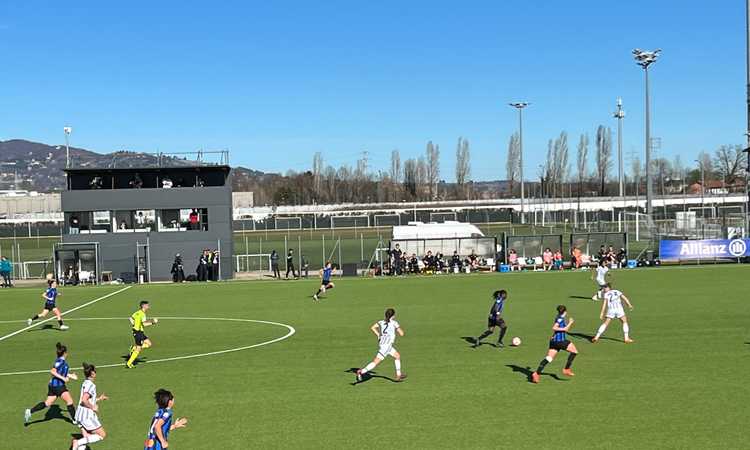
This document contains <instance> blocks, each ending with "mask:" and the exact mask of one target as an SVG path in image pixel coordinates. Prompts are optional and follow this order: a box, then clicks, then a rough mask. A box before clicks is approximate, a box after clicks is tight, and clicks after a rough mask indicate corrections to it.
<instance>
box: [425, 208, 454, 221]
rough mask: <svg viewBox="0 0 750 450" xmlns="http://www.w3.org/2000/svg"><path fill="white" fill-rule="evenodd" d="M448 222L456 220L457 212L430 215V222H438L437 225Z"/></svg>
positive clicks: (432, 213)
mask: <svg viewBox="0 0 750 450" xmlns="http://www.w3.org/2000/svg"><path fill="white" fill-rule="evenodd" d="M446 220H453V221H455V220H456V212H455V211H450V212H431V213H430V222H437V223H443V222H445V221H446Z"/></svg>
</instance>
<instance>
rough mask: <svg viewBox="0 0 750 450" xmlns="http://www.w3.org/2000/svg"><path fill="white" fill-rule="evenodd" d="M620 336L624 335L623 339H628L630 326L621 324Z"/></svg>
mask: <svg viewBox="0 0 750 450" xmlns="http://www.w3.org/2000/svg"><path fill="white" fill-rule="evenodd" d="M622 334H624V335H625V339H630V325H628V324H627V323H624V324H622Z"/></svg>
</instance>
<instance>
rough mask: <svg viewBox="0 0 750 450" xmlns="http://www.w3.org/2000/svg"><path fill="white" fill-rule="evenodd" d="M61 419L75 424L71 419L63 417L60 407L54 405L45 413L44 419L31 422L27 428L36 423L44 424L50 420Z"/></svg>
mask: <svg viewBox="0 0 750 450" xmlns="http://www.w3.org/2000/svg"><path fill="white" fill-rule="evenodd" d="M55 419H60V420H64V421H66V422H68V423H71V424H72V423H73V421H72V420H70V418H69V417H66V416H63V414H62V409H60V407H59V406H58V405H52V406H50V407H49V408H47V409H46V410H45V411H44V417H43V418H41V419H38V420H32V421H31V422H29V423H27V424H26V425H25V426H27V427H28V426H30V425H33V424H35V423H42V422H49V421H50V420H55Z"/></svg>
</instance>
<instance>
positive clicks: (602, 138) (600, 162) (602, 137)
mask: <svg viewBox="0 0 750 450" xmlns="http://www.w3.org/2000/svg"><path fill="white" fill-rule="evenodd" d="M611 168H612V130H611V129H610V128H609V127H604V126H603V125H599V127H598V128H597V129H596V178H597V181H598V182H599V194H600V195H605V194H606V188H607V177H608V176H609V171H610V169H611Z"/></svg>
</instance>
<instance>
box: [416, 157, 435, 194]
mask: <svg viewBox="0 0 750 450" xmlns="http://www.w3.org/2000/svg"><path fill="white" fill-rule="evenodd" d="M428 170H429V169H428V164H427V162H426V161H425V159H424V156H420V157H419V158H418V159H417V198H418V199H423V197H424V192H425V191H427V193H428V195H430V197H429V198H428V200H432V193H431V191H430V188H429V187H428V188H427V189H426V190H425V188H424V187H425V185H426V184H428V183H429V178H428V176H429V175H428Z"/></svg>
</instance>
